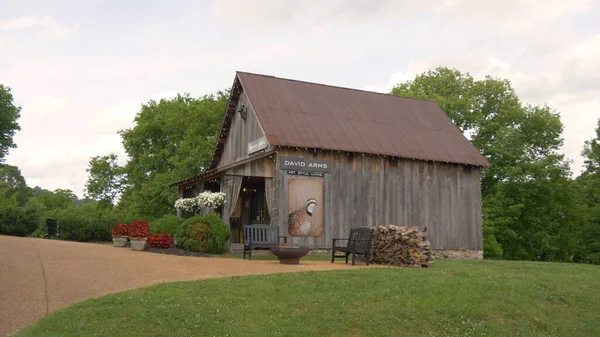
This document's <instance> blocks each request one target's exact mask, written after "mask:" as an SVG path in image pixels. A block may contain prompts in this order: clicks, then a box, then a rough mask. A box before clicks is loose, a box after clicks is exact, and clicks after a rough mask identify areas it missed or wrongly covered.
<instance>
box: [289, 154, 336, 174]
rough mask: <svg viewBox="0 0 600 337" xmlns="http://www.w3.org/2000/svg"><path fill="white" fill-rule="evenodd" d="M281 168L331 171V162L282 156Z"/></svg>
mask: <svg viewBox="0 0 600 337" xmlns="http://www.w3.org/2000/svg"><path fill="white" fill-rule="evenodd" d="M279 168H281V169H284V170H291V171H305V172H331V163H330V162H329V161H327V160H319V159H306V158H290V157H281V158H280V159H279Z"/></svg>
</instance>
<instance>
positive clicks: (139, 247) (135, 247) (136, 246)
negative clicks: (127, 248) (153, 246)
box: [129, 238, 148, 250]
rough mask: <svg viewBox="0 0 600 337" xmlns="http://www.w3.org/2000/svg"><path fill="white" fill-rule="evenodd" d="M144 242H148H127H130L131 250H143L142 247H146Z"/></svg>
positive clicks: (132, 240) (141, 240) (134, 240)
mask: <svg viewBox="0 0 600 337" xmlns="http://www.w3.org/2000/svg"><path fill="white" fill-rule="evenodd" d="M146 241H148V238H143V239H136V238H129V242H131V249H133V250H144V247H146Z"/></svg>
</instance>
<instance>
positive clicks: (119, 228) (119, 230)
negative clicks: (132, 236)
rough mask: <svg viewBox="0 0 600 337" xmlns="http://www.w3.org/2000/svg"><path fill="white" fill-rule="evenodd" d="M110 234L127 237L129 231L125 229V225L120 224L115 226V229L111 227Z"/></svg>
mask: <svg viewBox="0 0 600 337" xmlns="http://www.w3.org/2000/svg"><path fill="white" fill-rule="evenodd" d="M110 233H111V234H112V235H113V236H127V234H129V230H128V229H127V225H126V224H124V223H120V224H118V225H116V226H115V227H113V228H112V229H111V230H110Z"/></svg>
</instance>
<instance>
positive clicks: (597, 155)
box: [576, 119, 600, 264]
mask: <svg viewBox="0 0 600 337" xmlns="http://www.w3.org/2000/svg"><path fill="white" fill-rule="evenodd" d="M595 131H596V136H595V137H594V138H593V139H591V140H588V141H586V142H585V145H584V147H583V151H582V153H581V155H582V156H583V157H584V158H585V161H584V171H583V173H582V174H581V175H580V176H579V177H577V182H578V183H579V186H580V187H581V189H582V191H583V195H584V198H585V202H586V204H587V206H588V207H589V211H588V214H589V217H588V223H587V225H586V226H585V228H584V229H583V231H582V233H581V241H580V245H581V250H580V251H579V253H578V254H577V256H576V258H577V260H578V261H581V262H588V263H594V264H600V119H599V120H598V126H597V127H596V130H595Z"/></svg>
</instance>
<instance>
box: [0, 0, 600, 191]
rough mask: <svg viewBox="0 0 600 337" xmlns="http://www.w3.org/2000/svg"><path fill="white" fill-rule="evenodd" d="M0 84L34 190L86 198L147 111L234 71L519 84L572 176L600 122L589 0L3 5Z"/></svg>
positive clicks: (362, 84)
mask: <svg viewBox="0 0 600 337" xmlns="http://www.w3.org/2000/svg"><path fill="white" fill-rule="evenodd" d="M0 8H1V10H0V83H2V84H4V85H8V86H10V87H11V88H12V90H13V94H14V96H15V103H16V104H17V105H20V106H22V107H23V110H22V112H21V119H20V120H19V123H20V125H21V128H22V130H21V131H20V132H19V133H18V134H17V135H16V138H15V141H16V143H17V145H18V148H17V149H13V150H11V151H10V154H9V156H8V158H7V163H8V164H11V165H17V166H18V167H19V168H20V169H21V171H22V174H23V175H24V176H25V178H26V179H27V183H28V185H30V186H32V187H33V186H35V185H39V186H41V187H43V188H46V189H50V190H54V189H56V188H66V189H71V190H73V191H74V192H75V193H76V194H78V195H79V196H82V195H83V188H84V184H85V181H86V178H87V173H86V172H85V169H86V167H87V164H88V161H89V158H90V157H92V156H95V155H105V154H108V153H111V152H115V153H117V154H119V155H120V156H121V158H122V159H123V160H124V159H125V158H124V151H123V149H122V146H121V143H120V137H119V136H118V135H117V133H116V132H117V130H120V129H124V128H127V127H130V126H132V121H133V117H134V116H135V114H136V112H137V111H138V110H139V106H140V104H141V103H142V102H146V101H148V100H149V99H152V98H160V97H169V96H173V95H174V94H175V93H177V92H181V93H183V92H189V93H190V94H192V95H194V96H200V95H203V94H210V93H213V92H216V91H217V90H220V89H224V88H227V87H229V86H230V85H231V84H232V81H233V78H234V76H235V71H236V70H241V71H248V72H257V73H264V74H269V75H274V76H278V77H288V78H294V79H299V80H305V81H312V82H320V83H326V84H332V85H339V86H346V87H352V88H359V89H367V90H374V91H381V92H387V91H389V89H390V88H391V87H392V86H393V85H395V84H397V83H399V82H402V81H405V80H407V79H411V78H412V77H414V75H415V74H418V73H421V72H423V71H425V70H427V69H429V68H433V67H436V66H448V67H455V68H457V69H459V70H461V71H464V72H470V73H471V74H472V75H474V76H475V77H478V78H479V77H482V76H484V75H487V74H489V75H494V76H498V77H503V78H508V79H510V80H511V81H512V83H513V86H514V87H515V89H516V90H517V93H518V94H519V96H520V97H521V98H522V99H523V100H524V101H526V102H529V103H532V104H543V103H547V104H549V105H550V106H551V107H552V108H554V109H556V110H557V111H559V112H560V113H561V116H562V121H563V123H564V125H565V131H564V138H565V146H564V148H563V151H564V153H565V154H566V156H567V157H568V158H569V159H572V160H573V161H574V163H573V164H572V166H571V167H572V170H573V171H574V173H575V174H579V172H580V170H581V166H582V159H581V157H580V155H579V154H580V152H581V148H582V146H583V142H584V141H585V140H587V139H590V138H591V137H592V136H593V129H594V126H595V122H596V120H597V119H598V118H600V95H599V94H598V93H600V61H598V60H600V3H599V1H592V0H569V1H567V0H539V1H536V0H521V1H518V0H502V1H500V0H498V1H494V0H489V1H481V0H440V1H433V0H432V1H427V0H421V1H402V0H381V1H378V0H331V1H329V0H318V1H317V0H302V1H299V0H293V1H283V0H278V1H275V0H258V1H252V0H239V1H237V0H216V1H152V0H145V1H141V0H140V1H123V0H121V1H116V0H115V1H111V0H104V1H97V0H87V1H75V0H65V1H51V0H38V1H27V0H15V1H12V0H0Z"/></svg>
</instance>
